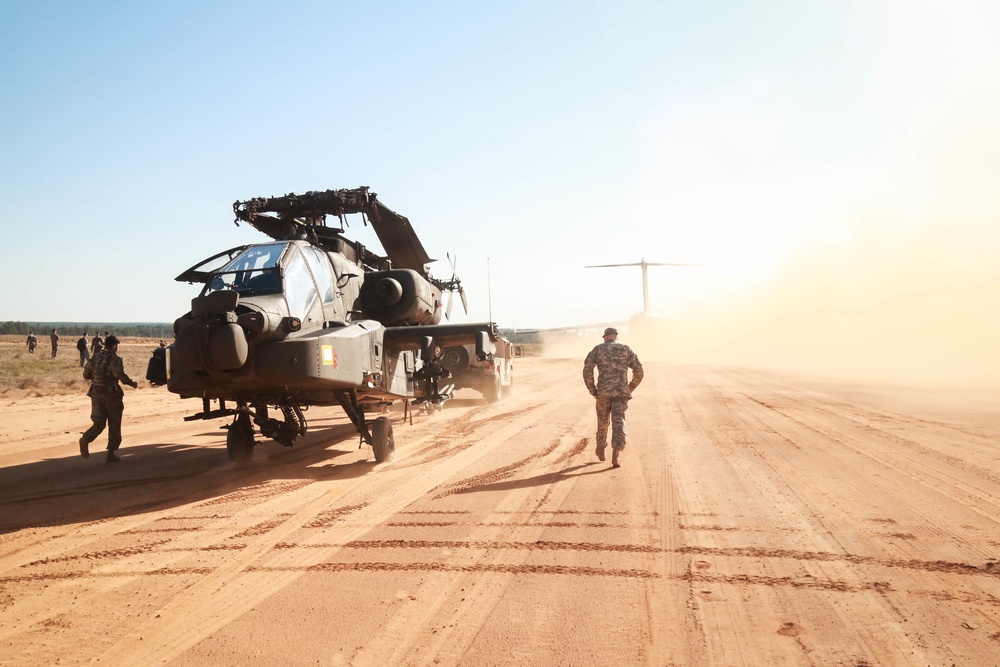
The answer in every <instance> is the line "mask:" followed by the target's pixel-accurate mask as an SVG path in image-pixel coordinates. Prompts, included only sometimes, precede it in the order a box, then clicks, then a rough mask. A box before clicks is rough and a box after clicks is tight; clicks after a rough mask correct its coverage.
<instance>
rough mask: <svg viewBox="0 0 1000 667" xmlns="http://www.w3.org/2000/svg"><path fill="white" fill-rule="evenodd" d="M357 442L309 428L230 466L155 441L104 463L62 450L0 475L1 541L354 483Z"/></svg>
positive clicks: (364, 465) (96, 455)
mask: <svg viewBox="0 0 1000 667" xmlns="http://www.w3.org/2000/svg"><path fill="white" fill-rule="evenodd" d="M195 437H196V438H198V439H202V438H208V437H211V438H215V439H218V438H219V435H218V433H217V432H215V431H214V430H213V431H209V432H204V433H199V434H197V435H196V436H195ZM357 438H358V435H357V432H356V431H355V429H354V427H353V426H352V425H351V424H334V425H331V426H320V427H315V428H313V429H311V430H310V432H309V433H308V434H306V435H305V436H302V437H300V438H299V439H298V440H297V441H296V444H295V446H294V447H287V448H286V447H282V446H281V445H279V444H277V443H275V442H272V441H270V440H267V441H261V440H260V439H259V438H258V443H257V446H256V447H254V452H253V457H252V458H251V459H250V460H247V461H236V462H231V461H229V457H228V455H227V453H226V450H225V448H224V447H218V446H211V447H209V446H205V445H198V444H190V443H169V442H160V443H149V444H141V445H134V446H123V447H122V448H121V449H120V450H119V452H118V453H119V455H120V456H121V461H120V462H119V463H113V464H108V463H105V460H104V459H105V453H104V451H103V450H99V449H95V448H92V450H91V454H90V458H88V459H84V458H82V457H80V456H79V454H78V453H77V450H76V446H75V444H74V445H72V446H70V445H67V448H68V449H70V450H71V451H72V452H73V455H67V456H61V457H57V458H46V459H42V460H39V461H34V462H31V463H25V464H22V465H15V466H8V467H5V468H0V535H2V534H4V533H10V532H13V531H17V530H23V529H26V528H35V527H46V526H60V525H70V524H75V523H83V522H88V521H97V520H104V519H109V518H116V517H123V516H132V515H138V514H143V513H145V512H149V511H154V510H156V511H159V510H166V509H171V508H173V507H179V506H183V505H192V504H196V503H198V502H201V501H205V500H214V499H217V498H220V497H222V496H225V495H226V494H230V493H234V492H236V491H240V490H241V489H246V488H248V487H253V486H259V485H262V484H267V483H270V482H275V481H281V480H289V481H291V480H295V481H301V480H311V481H323V480H333V479H353V478H357V477H360V476H362V475H365V474H368V473H370V472H372V471H373V469H374V468H375V462H374V460H373V459H371V458H370V457H366V458H365V459H364V460H359V459H358V451H357V442H358V441H357ZM351 443H353V444H354V448H351V447H350V446H349V445H350V444H351ZM93 444H95V445H96V444H98V443H93ZM341 460H342V461H341Z"/></svg>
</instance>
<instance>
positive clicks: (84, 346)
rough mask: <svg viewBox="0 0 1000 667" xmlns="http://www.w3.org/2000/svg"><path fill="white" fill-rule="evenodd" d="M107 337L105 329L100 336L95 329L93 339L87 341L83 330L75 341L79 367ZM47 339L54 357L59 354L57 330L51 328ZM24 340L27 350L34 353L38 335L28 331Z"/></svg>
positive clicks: (100, 346)
mask: <svg viewBox="0 0 1000 667" xmlns="http://www.w3.org/2000/svg"><path fill="white" fill-rule="evenodd" d="M107 337H108V332H107V331H105V332H104V336H101V332H100V331H95V332H94V338H93V340H92V341H90V342H88V341H87V332H86V331H84V332H83V335H82V336H80V338H79V339H78V340H77V341H76V349H77V350H78V351H79V352H80V368H83V367H84V366H85V365H86V363H87V362H88V361H90V358H91V354H97V352H98V351H100V350H101V348H103V347H104V339H105V338H107ZM49 340H50V341H51V342H52V358H53V359H55V358H56V355H58V354H59V332H58V331H57V330H56V329H53V330H52V333H51V334H49ZM26 342H27V345H28V352H30V353H31V354H34V353H35V348H36V347H38V336H36V335H35V332H34V331H29V332H28V339H27V341H26Z"/></svg>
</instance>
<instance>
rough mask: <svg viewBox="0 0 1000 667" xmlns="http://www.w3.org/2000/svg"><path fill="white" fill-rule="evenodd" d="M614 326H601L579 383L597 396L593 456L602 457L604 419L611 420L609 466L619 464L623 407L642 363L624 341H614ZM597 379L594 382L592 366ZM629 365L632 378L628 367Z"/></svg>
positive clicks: (605, 436) (639, 375) (605, 437)
mask: <svg viewBox="0 0 1000 667" xmlns="http://www.w3.org/2000/svg"><path fill="white" fill-rule="evenodd" d="M617 340H618V330H617V329H615V328H613V327H608V328H607V329H605V330H604V342H603V343H601V344H600V345H598V346H596V347H595V348H594V349H593V350H591V351H590V354H588V355H587V359H586V360H585V361H584V362H583V383H584V384H586V385H587V390H588V391H589V392H590V394H591V395H592V396H593V397H594V398H595V399H597V458H598V459H600V460H601V461H603V460H604V449H605V447H607V444H608V423H609V422H610V424H611V449H612V452H611V466H612V467H613V468H619V467H621V464H620V463H619V461H618V459H619V456H620V454H621V452H622V450H623V449H625V411H626V410H628V402H629V399H631V398H632V392H633V391H635V388H636V387H638V386H639V383H640V382H642V376H643V372H642V364H641V363H639V357H637V356H636V355H635V352H633V351H632V348H630V347H629V346H628V345H623V344H622V343H619V342H617ZM595 367H596V368H597V371H598V377H597V383H596V385H595V383H594V368H595ZM630 368H631V369H632V381H631V382H629V379H628V369H630Z"/></svg>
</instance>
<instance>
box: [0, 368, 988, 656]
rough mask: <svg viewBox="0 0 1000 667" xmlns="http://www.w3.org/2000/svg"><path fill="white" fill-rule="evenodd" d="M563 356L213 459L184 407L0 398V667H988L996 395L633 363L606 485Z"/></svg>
mask: <svg viewBox="0 0 1000 667" xmlns="http://www.w3.org/2000/svg"><path fill="white" fill-rule="evenodd" d="M580 365H581V364H580V362H579V361H578V360H545V359H527V360H524V361H523V362H520V363H519V367H518V371H517V372H518V383H517V388H516V394H515V396H514V397H513V398H510V399H506V400H504V401H502V402H500V403H497V404H486V403H485V402H484V401H482V399H481V398H479V397H478V394H475V393H471V392H470V393H468V394H460V395H459V397H457V398H456V399H455V400H454V401H452V402H451V403H450V404H449V405H448V407H447V408H446V409H445V410H444V411H443V412H441V413H436V414H432V415H429V416H416V417H415V418H414V420H413V425H412V426H411V425H409V424H403V423H400V421H399V420H401V417H402V416H401V414H397V415H395V419H396V420H397V423H396V426H395V434H396V441H397V451H396V460H395V461H394V462H392V463H389V464H384V465H375V464H374V462H373V458H372V456H371V453H370V450H369V448H368V447H363V448H361V449H359V448H358V440H357V436H356V435H355V434H354V432H353V429H352V428H351V427H350V426H349V424H348V423H347V422H346V419H345V418H344V417H343V416H342V415H341V414H338V412H337V411H335V410H333V409H318V408H315V409H313V410H310V411H309V412H308V413H307V417H309V418H310V421H311V426H312V430H311V432H310V433H309V434H308V435H307V436H306V437H305V438H303V439H301V440H300V441H299V442H298V443H297V444H296V446H295V447H294V448H290V449H285V448H282V447H280V446H279V445H277V444H275V443H273V442H270V441H268V442H264V443H262V444H261V445H260V446H258V447H257V449H256V450H255V455H254V460H253V461H252V462H251V463H249V464H246V463H244V464H233V463H230V462H229V461H228V459H227V457H226V453H225V449H224V433H225V432H224V431H222V430H220V429H219V427H220V426H221V425H222V422H221V421H211V422H184V421H183V420H182V417H183V415H185V414H188V413H190V412H193V411H195V410H196V409H198V408H199V404H197V403H196V402H192V401H181V400H179V399H177V398H176V397H174V396H171V395H169V394H168V393H166V391H164V390H162V389H161V390H155V389H142V390H140V391H131V390H126V391H127V395H126V426H125V431H124V432H125V444H124V446H123V450H122V451H123V453H124V459H123V461H122V462H121V463H120V464H118V465H108V464H105V463H104V462H103V456H102V455H101V452H100V451H99V447H100V446H102V443H103V442H104V439H103V438H102V439H101V440H99V441H98V443H95V449H98V451H97V452H96V454H95V455H92V456H91V458H90V459H87V460H84V459H82V458H80V457H79V455H78V453H77V448H76V444H75V442H76V439H77V437H78V433H79V432H80V431H82V430H83V429H84V428H85V427H86V426H87V423H88V418H87V415H88V405H87V399H86V398H85V397H83V396H79V397H73V396H62V397H53V398H46V399H40V398H35V399H18V400H13V401H10V400H8V401H5V402H4V403H3V405H2V415H3V419H2V422H0V664H4V665H19V666H22V665H54V664H80V663H90V662H94V661H97V662H100V663H101V664H113V665H149V664H171V665H231V664H246V665H277V664H282V665H307V664H308V665H315V664H321V665H341V664H350V665H389V664H393V665H430V664H435V665H458V664H462V665H501V664H502V665H514V664H517V665H522V664H535V665H590V664H616V665H623V664H630V665H631V664H643V665H678V666H680V665H850V666H852V667H857V666H861V665H952V664H956V665H977V666H979V665H997V664H1000V395H998V394H997V393H996V392H993V393H990V392H982V391H980V392H971V391H958V390H947V391H945V390H941V391H939V392H932V391H928V390H917V389H912V388H902V387H896V388H887V387H873V386H862V385H850V384H844V383H831V382H824V381H822V380H818V379H803V378H801V377H799V378H795V377H791V376H786V375H778V374H769V373H762V372H753V371H746V370H726V369H708V368H702V367H673V366H669V365H666V364H647V373H646V381H645V383H644V384H643V385H642V387H640V388H639V390H638V391H637V393H636V398H635V400H633V402H632V405H631V408H630V410H629V413H628V418H629V422H628V426H629V442H630V444H629V449H628V450H627V451H626V456H625V457H624V460H623V463H624V466H623V467H622V468H621V469H618V470H613V469H611V468H610V466H609V464H608V463H599V462H598V461H597V459H596V457H595V456H594V453H593V434H592V428H593V425H594V416H593V413H592V400H591V399H590V397H589V396H588V395H587V394H586V393H585V391H584V390H583V386H582V382H581V380H580Z"/></svg>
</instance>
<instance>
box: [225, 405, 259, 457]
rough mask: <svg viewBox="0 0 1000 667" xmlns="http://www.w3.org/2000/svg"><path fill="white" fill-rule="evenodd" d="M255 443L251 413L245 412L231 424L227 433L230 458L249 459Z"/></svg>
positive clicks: (227, 449) (227, 450)
mask: <svg viewBox="0 0 1000 667" xmlns="http://www.w3.org/2000/svg"><path fill="white" fill-rule="evenodd" d="M253 445H254V442H253V426H251V425H250V415H249V414H247V413H245V412H244V413H241V414H240V416H239V417H237V418H236V421H234V422H233V423H232V424H231V425H230V426H229V431H228V432H227V433H226V452H227V453H228V454H229V460H230V461H240V460H243V461H246V460H249V459H250V457H252V456H253Z"/></svg>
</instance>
